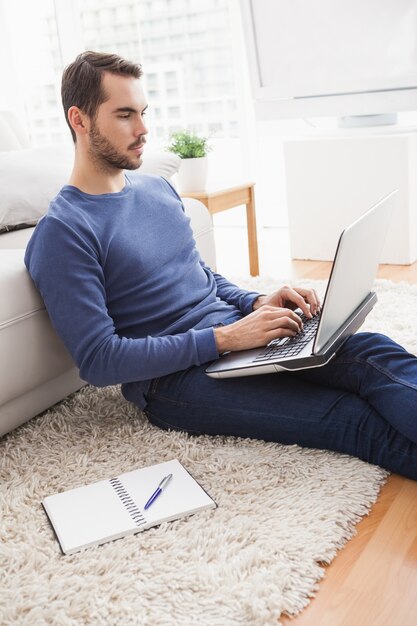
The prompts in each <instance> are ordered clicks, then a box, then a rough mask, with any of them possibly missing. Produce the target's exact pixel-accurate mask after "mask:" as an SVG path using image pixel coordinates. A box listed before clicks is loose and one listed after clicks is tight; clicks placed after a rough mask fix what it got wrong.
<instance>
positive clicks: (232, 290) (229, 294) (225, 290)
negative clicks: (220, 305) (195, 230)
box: [201, 261, 260, 315]
mask: <svg viewBox="0 0 417 626" xmlns="http://www.w3.org/2000/svg"><path fill="white" fill-rule="evenodd" d="M201 265H202V266H203V267H204V269H205V270H206V271H208V272H210V273H211V274H212V275H213V276H214V280H215V281H216V295H217V296H218V297H219V298H221V299H222V300H224V302H227V303H228V304H233V305H234V306H235V307H236V308H237V309H239V311H241V312H242V313H243V315H248V314H249V313H251V312H252V311H253V304H254V302H255V301H256V300H257V299H258V298H259V296H260V294H259V292H258V291H248V290H247V289H242V287H238V286H237V285H235V284H234V283H231V282H230V281H229V280H227V278H225V277H224V276H222V275H221V274H217V273H216V272H213V270H211V269H210V268H209V267H208V266H207V265H206V264H205V263H204V262H203V261H201Z"/></svg>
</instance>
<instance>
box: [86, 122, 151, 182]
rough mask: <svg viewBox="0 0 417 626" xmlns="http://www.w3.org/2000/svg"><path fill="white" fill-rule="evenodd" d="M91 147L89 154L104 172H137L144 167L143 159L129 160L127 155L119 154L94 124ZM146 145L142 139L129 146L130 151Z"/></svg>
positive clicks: (132, 158)
mask: <svg viewBox="0 0 417 626" xmlns="http://www.w3.org/2000/svg"><path fill="white" fill-rule="evenodd" d="M89 139H90V147H89V153H90V156H91V158H92V159H93V161H94V162H95V163H96V164H97V165H98V166H99V168H100V169H104V170H107V171H108V170H113V169H119V170H137V169H138V167H140V166H141V165H142V159H141V158H138V157H136V158H134V157H131V158H129V157H128V156H127V155H125V154H122V153H121V152H118V150H117V149H116V148H115V147H114V146H113V144H112V143H111V142H110V141H109V140H108V139H106V137H104V135H102V134H101V133H100V131H99V129H98V127H97V126H96V124H95V123H94V122H93V123H92V125H91V129H90V132H89ZM143 143H145V141H144V139H140V140H139V141H138V142H136V143H135V144H132V145H131V146H129V149H132V148H135V147H138V146H139V145H141V144H143Z"/></svg>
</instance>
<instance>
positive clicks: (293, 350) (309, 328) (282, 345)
mask: <svg viewBox="0 0 417 626" xmlns="http://www.w3.org/2000/svg"><path fill="white" fill-rule="evenodd" d="M300 317H301V320H302V322H303V326H304V328H303V330H302V332H301V333H299V334H298V335H296V337H281V338H279V339H274V340H273V341H271V342H270V343H269V344H268V345H267V346H266V347H265V349H264V350H263V352H261V353H260V354H259V355H258V356H257V357H256V358H255V359H254V360H253V362H254V363H256V362H257V361H272V360H274V361H275V360H277V359H278V358H283V357H289V356H297V354H299V353H300V352H301V350H302V349H303V348H304V346H305V345H306V344H307V343H308V342H309V341H310V340H311V339H313V337H314V335H315V334H316V331H317V327H318V325H319V321H320V314H319V315H316V316H315V317H313V318H311V319H309V318H308V317H306V316H305V315H304V314H302V315H300Z"/></svg>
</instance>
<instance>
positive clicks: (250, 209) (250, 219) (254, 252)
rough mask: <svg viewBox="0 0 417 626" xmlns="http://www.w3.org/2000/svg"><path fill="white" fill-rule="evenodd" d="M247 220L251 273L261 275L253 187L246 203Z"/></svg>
mask: <svg viewBox="0 0 417 626" xmlns="http://www.w3.org/2000/svg"><path fill="white" fill-rule="evenodd" d="M246 221H247V227H248V245H249V269H250V274H251V276H259V259H258V238H257V235H256V214H255V197H254V190H253V187H251V188H250V199H249V202H248V203H247V204H246Z"/></svg>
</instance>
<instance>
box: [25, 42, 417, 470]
mask: <svg viewBox="0 0 417 626" xmlns="http://www.w3.org/2000/svg"><path fill="white" fill-rule="evenodd" d="M140 77H141V68H140V66H137V65H134V64H131V63H129V62H127V61H125V60H124V59H121V58H120V57H117V56H116V55H107V54H100V53H94V52H85V53H83V54H81V55H79V56H78V57H77V59H76V60H75V62H74V63H72V64H71V65H70V66H69V67H67V68H66V70H65V72H64V75H63V80H62V100H63V106H64V110H65V115H66V119H67V122H68V125H69V127H70V130H71V133H72V136H73V139H74V142H75V162H74V169H73V171H72V174H71V177H70V180H69V183H68V185H66V186H64V187H63V189H62V190H61V191H60V193H59V194H58V195H57V196H56V198H55V199H54V200H53V201H52V203H51V205H50V208H49V211H48V214H47V215H46V216H45V217H44V218H43V219H42V220H41V221H40V222H39V224H38V226H37V228H36V230H35V232H34V234H33V236H32V239H31V241H30V243H29V245H28V248H27V252H26V265H27V268H28V270H29V272H30V274H31V276H32V278H33V280H34V281H35V283H36V285H37V287H38V288H39V290H40V292H41V294H42V296H43V299H44V301H45V305H46V308H47V310H48V312H49V315H50V318H51V321H52V323H53V325H54V327H55V328H56V330H57V332H58V334H59V335H60V336H61V338H62V339H63V341H64V343H65V344H66V346H67V348H68V350H69V352H70V353H71V355H72V357H73V359H74V361H75V362H76V364H77V365H78V367H79V368H80V375H81V377H82V378H83V379H84V380H86V381H88V382H90V383H92V384H94V385H98V386H104V385H111V384H121V385H122V393H123V395H124V396H125V398H127V399H128V400H130V401H132V402H134V403H135V404H136V405H137V406H138V407H139V408H140V409H143V410H144V411H145V413H146V414H147V416H148V419H149V420H150V421H151V422H152V423H153V424H155V425H157V426H159V427H162V428H166V429H169V428H172V429H177V430H185V431H187V432H189V433H195V434H200V433H208V434H225V435H236V436H242V437H254V438H261V439H265V440H270V441H278V442H281V443H285V444H294V443H297V444H299V445H303V446H309V447H317V448H326V449H331V450H337V451H340V452H344V453H348V454H352V455H355V456H358V457H360V458H361V459H364V460H367V461H369V462H372V463H378V464H379V465H381V466H383V467H385V468H387V469H389V470H392V471H395V472H398V473H401V474H403V475H405V476H409V477H412V478H417V359H416V358H415V357H414V356H412V355H410V354H408V353H407V352H406V351H405V350H404V349H403V348H401V347H400V346H398V345H397V344H395V343H394V342H393V341H391V340H390V339H389V338H387V337H384V336H382V335H376V334H370V333H360V334H357V335H354V336H352V337H350V338H349V339H348V340H347V341H346V343H345V344H344V346H343V348H342V349H341V350H340V352H339V354H338V355H337V356H336V357H335V358H334V359H333V360H332V361H331V362H330V363H329V364H328V365H326V366H324V367H320V368H315V369H310V370H305V371H302V372H298V373H292V374H287V373H282V374H275V375H265V376H249V377H246V378H230V379H223V380H222V379H220V380H219V379H213V378H209V377H208V376H206V374H205V373H204V370H205V367H206V363H207V362H209V361H212V360H214V359H217V358H218V357H219V355H220V354H221V353H223V352H225V351H235V350H241V349H245V348H253V347H257V346H262V345H265V344H266V343H268V342H269V341H271V340H272V339H274V338H277V337H282V336H293V335H296V334H297V333H298V332H299V331H300V329H301V328H302V322H301V319H300V318H299V316H298V315H297V314H296V313H295V312H294V309H296V308H297V307H300V308H301V309H302V310H303V312H304V313H305V314H306V315H307V316H311V315H315V314H316V313H317V312H318V311H319V308H320V302H319V299H318V297H317V295H316V293H315V292H314V291H313V290H308V289H300V288H297V289H291V288H290V287H282V288H281V289H278V291H276V292H275V293H273V294H272V295H269V296H266V295H260V294H258V293H255V292H247V291H244V290H241V289H239V288H238V287H237V286H235V285H232V284H231V283H229V282H228V281H227V280H226V279H225V278H223V277H222V276H220V275H218V274H215V273H213V272H212V271H211V270H210V268H208V267H206V266H205V264H204V263H203V262H202V261H201V259H200V257H199V254H198V252H197V250H196V248H195V245H194V240H193V237H192V231H191V228H190V225H189V220H188V218H187V217H186V216H185V214H184V211H183V208H182V204H181V199H180V198H179V197H178V195H177V194H176V192H175V191H174V190H173V188H172V187H171V185H170V184H169V183H168V182H167V181H165V180H164V179H163V178H160V177H156V176H150V175H142V176H137V177H134V178H133V177H132V178H129V175H125V173H124V170H135V169H137V168H138V167H140V164H141V162H142V153H143V149H144V144H145V137H146V133H147V129H146V125H145V122H144V116H145V113H146V109H147V102H146V98H145V95H144V92H143V89H142V84H141V80H140Z"/></svg>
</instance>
